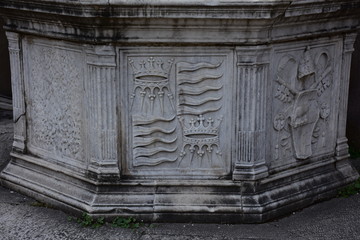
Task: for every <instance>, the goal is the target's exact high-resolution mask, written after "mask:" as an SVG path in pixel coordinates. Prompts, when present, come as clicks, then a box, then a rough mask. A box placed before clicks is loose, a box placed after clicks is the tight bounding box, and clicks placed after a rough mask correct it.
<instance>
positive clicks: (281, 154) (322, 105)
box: [273, 46, 335, 160]
mask: <svg viewBox="0 0 360 240" xmlns="http://www.w3.org/2000/svg"><path fill="white" fill-rule="evenodd" d="M298 51H299V54H297V55H295V54H288V53H283V54H282V56H281V57H280V60H279V63H278V67H277V69H276V74H275V82H276V83H275V88H276V90H275V91H274V92H275V94H274V97H275V99H276V100H275V101H276V107H275V108H276V112H275V113H276V114H275V116H274V120H273V127H274V129H275V131H276V133H275V146H274V158H275V160H279V159H287V158H294V159H298V160H302V159H308V158H310V157H312V156H314V154H315V153H316V154H321V153H326V152H327V151H331V150H328V149H329V147H331V146H328V145H327V142H331V141H329V140H330V138H333V137H334V136H333V133H331V132H330V131H329V128H330V126H332V125H333V124H334V121H335V119H331V117H332V113H331V112H332V111H331V109H332V108H333V107H334V106H333V105H334V104H335V103H334V99H335V96H334V95H332V94H333V91H332V89H333V88H334V86H333V76H334V67H333V59H332V57H333V56H332V55H331V51H333V48H329V49H327V48H321V47H316V48H314V49H312V48H310V47H309V46H308V47H306V48H305V47H304V48H303V49H302V52H300V51H301V50H298ZM295 56H296V57H295ZM327 138H329V139H328V140H327Z"/></svg>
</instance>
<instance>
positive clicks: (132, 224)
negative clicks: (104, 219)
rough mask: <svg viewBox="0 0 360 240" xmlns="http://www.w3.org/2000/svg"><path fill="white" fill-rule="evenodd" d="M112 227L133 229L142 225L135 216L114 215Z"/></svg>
mask: <svg viewBox="0 0 360 240" xmlns="http://www.w3.org/2000/svg"><path fill="white" fill-rule="evenodd" d="M112 226H113V227H121V228H130V229H135V228H139V227H140V226H142V224H141V223H139V222H138V221H137V220H136V219H135V218H133V217H128V218H125V217H116V218H115V219H114V221H113V222H112Z"/></svg>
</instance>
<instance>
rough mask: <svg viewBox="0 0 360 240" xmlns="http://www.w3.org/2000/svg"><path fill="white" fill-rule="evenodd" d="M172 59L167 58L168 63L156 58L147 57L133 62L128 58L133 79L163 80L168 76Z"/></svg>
mask: <svg viewBox="0 0 360 240" xmlns="http://www.w3.org/2000/svg"><path fill="white" fill-rule="evenodd" d="M173 62H174V60H173V59H170V60H168V63H164V62H163V60H162V59H156V58H154V57H149V58H148V59H146V60H140V61H138V62H135V61H134V60H133V59H129V64H130V66H131V68H132V69H133V73H134V76H135V79H137V80H145V81H146V80H150V81H156V80H164V79H168V78H169V74H170V70H171V67H172V65H173Z"/></svg>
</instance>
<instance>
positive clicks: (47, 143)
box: [29, 45, 82, 159]
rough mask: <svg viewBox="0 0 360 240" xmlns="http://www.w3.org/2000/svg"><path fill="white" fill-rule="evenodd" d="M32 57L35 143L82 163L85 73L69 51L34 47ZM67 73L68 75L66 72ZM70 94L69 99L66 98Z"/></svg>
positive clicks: (32, 111) (32, 104) (32, 118)
mask: <svg viewBox="0 0 360 240" xmlns="http://www.w3.org/2000/svg"><path fill="white" fill-rule="evenodd" d="M33 51H37V53H35V54H32V55H31V79H32V80H31V81H30V83H29V84H30V88H31V93H32V102H31V104H30V106H29V107H30V108H31V120H32V122H33V124H32V125H31V127H32V136H31V143H32V144H33V145H34V146H36V147H38V148H41V149H44V150H47V151H50V152H55V153H57V154H59V155H62V156H67V157H71V158H75V159H81V156H80V155H81V154H82V148H81V131H80V122H81V110H80V108H79V106H81V103H80V101H81V98H79V97H78V92H81V91H80V89H81V86H80V81H79V79H80V76H81V72H80V70H79V68H78V67H77V64H76V59H75V57H74V56H73V55H72V54H69V53H67V52H66V51H65V50H60V49H56V48H50V47H45V46H37V45H34V47H33ZM64 69H66V71H64ZM64 93H66V98H64Z"/></svg>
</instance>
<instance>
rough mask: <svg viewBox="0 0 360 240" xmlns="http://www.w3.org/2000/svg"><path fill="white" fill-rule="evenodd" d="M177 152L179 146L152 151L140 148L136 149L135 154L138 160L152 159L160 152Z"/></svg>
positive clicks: (153, 149) (158, 148)
mask: <svg viewBox="0 0 360 240" xmlns="http://www.w3.org/2000/svg"><path fill="white" fill-rule="evenodd" d="M176 150H177V146H175V147H173V148H171V149H168V148H166V147H157V148H151V149H147V148H142V147H138V148H135V149H134V154H135V156H136V158H139V157H150V156H153V155H155V154H157V153H160V152H165V153H172V152H175V151H176Z"/></svg>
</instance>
